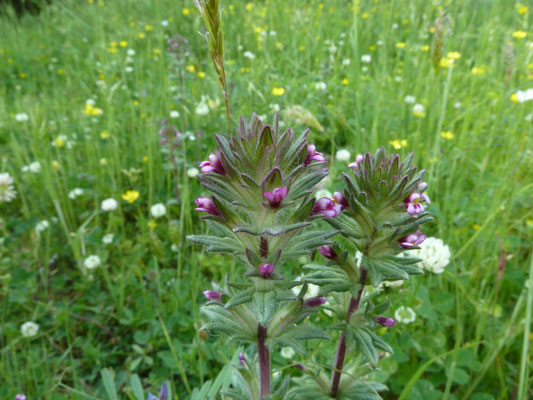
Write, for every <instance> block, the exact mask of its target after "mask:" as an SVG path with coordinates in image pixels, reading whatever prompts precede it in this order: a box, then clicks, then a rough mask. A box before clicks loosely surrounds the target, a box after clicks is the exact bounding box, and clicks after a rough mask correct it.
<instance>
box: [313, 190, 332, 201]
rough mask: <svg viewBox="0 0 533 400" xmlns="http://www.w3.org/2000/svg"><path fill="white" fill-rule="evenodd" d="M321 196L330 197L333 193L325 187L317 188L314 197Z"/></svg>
mask: <svg viewBox="0 0 533 400" xmlns="http://www.w3.org/2000/svg"><path fill="white" fill-rule="evenodd" d="M322 197H327V198H328V199H332V198H333V195H332V194H331V192H330V191H329V190H327V189H319V190H317V191H316V193H315V199H317V200H318V199H321V198H322Z"/></svg>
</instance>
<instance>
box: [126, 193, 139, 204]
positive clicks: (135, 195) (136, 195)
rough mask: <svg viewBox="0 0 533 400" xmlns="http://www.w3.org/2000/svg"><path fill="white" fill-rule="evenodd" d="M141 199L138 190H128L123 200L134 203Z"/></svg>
mask: <svg viewBox="0 0 533 400" xmlns="http://www.w3.org/2000/svg"><path fill="white" fill-rule="evenodd" d="M138 198H139V192H138V191H136V190H126V193H124V194H123V195H122V199H123V200H126V201H127V202H128V203H130V204H131V203H133V202H134V201H135V200H137V199H138Z"/></svg>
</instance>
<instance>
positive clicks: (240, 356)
mask: <svg viewBox="0 0 533 400" xmlns="http://www.w3.org/2000/svg"><path fill="white" fill-rule="evenodd" d="M239 362H240V363H241V365H242V366H243V367H246V360H245V359H244V354H243V353H239Z"/></svg>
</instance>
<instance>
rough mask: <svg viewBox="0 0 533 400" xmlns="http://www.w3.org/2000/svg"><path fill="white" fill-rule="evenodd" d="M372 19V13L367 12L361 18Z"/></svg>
mask: <svg viewBox="0 0 533 400" xmlns="http://www.w3.org/2000/svg"><path fill="white" fill-rule="evenodd" d="M369 17H370V13H369V12H368V11H367V12H364V13H363V14H361V18H365V19H366V18H369Z"/></svg>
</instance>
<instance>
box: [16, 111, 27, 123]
mask: <svg viewBox="0 0 533 400" xmlns="http://www.w3.org/2000/svg"><path fill="white" fill-rule="evenodd" d="M29 119H30V117H29V116H28V114H26V113H18V114H15V120H17V121H18V122H26V121H28V120H29Z"/></svg>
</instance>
